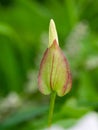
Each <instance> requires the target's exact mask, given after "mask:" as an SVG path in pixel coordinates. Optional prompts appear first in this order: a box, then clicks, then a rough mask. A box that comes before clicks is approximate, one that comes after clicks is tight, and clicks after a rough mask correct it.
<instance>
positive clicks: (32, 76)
mask: <svg viewBox="0 0 98 130" xmlns="http://www.w3.org/2000/svg"><path fill="white" fill-rule="evenodd" d="M37 74H38V72H37V71H34V70H30V71H29V72H28V74H27V79H28V81H27V83H26V84H25V87H24V91H25V92H26V93H29V94H30V93H35V92H36V91H37Z"/></svg>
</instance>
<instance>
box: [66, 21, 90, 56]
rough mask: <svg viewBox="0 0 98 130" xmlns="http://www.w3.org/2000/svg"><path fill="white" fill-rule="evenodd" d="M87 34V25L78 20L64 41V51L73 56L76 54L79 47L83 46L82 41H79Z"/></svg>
mask: <svg viewBox="0 0 98 130" xmlns="http://www.w3.org/2000/svg"><path fill="white" fill-rule="evenodd" d="M87 34H88V26H87V25H86V24H85V23H83V22H80V23H79V24H77V25H76V27H75V28H74V29H73V31H72V32H71V33H70V34H69V36H68V38H67V41H66V46H65V47H66V53H67V54H68V55H69V56H70V57H72V58H74V57H76V56H78V54H79V52H80V49H81V48H83V43H82V42H81V41H82V40H83V39H84V38H85V37H86V35H87Z"/></svg>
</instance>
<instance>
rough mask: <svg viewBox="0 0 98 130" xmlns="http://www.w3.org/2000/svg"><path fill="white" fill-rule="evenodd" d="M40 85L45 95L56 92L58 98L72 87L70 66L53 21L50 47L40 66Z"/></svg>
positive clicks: (50, 31) (50, 28) (51, 22)
mask: <svg viewBox="0 0 98 130" xmlns="http://www.w3.org/2000/svg"><path fill="white" fill-rule="evenodd" d="M38 85H39V90H40V91H41V92H42V93H43V94H45V95H48V94H50V93H51V92H52V91H55V92H56V93H57V95H58V96H64V95H65V94H67V93H68V92H69V91H70V89H71V85H72V77H71V73H70V68H69V64H68V61H67V59H66V57H65V56H64V54H63V52H62V50H61V49H60V47H59V43H58V36H57V32H56V27H55V24H54V21H53V20H51V21H50V27H49V45H48V48H47V49H46V51H45V53H44V55H43V58H42V61H41V64H40V70H39V75H38Z"/></svg>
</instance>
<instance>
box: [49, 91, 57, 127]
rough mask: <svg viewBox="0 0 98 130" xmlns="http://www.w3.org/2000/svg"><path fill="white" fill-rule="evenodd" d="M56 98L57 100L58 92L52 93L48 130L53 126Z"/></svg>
mask: <svg viewBox="0 0 98 130" xmlns="http://www.w3.org/2000/svg"><path fill="white" fill-rule="evenodd" d="M55 98H56V92H52V93H51V98H50V108H49V118H48V128H50V127H51V124H52V118H53V111H54V104H55Z"/></svg>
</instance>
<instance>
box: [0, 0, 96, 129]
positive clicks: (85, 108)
mask: <svg viewBox="0 0 98 130" xmlns="http://www.w3.org/2000/svg"><path fill="white" fill-rule="evenodd" d="M51 18H53V19H54V21H55V23H56V26H57V31H58V36H59V43H60V47H61V48H62V50H63V52H64V53H65V55H66V56H67V58H68V60H69V63H70V67H71V72H72V77H73V85H72V90H71V92H70V93H69V94H67V95H66V96H64V97H62V98H59V97H57V98H56V104H55V114H54V119H53V123H54V124H58V125H60V126H62V127H64V128H68V127H70V126H72V125H74V124H75V123H76V122H77V121H78V120H79V119H80V118H81V117H82V116H83V115H85V114H86V113H88V112H90V111H96V112H98V0H0V130H12V129H14V130H31V129H32V130H40V129H44V127H46V126H47V118H48V108H49V98H50V96H44V95H42V94H41V93H40V92H39V91H38V84H37V75H38V70H39V64H40V61H41V58H42V55H43V52H44V51H45V49H46V48H47V45H48V26H49V21H50V19H51Z"/></svg>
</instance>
